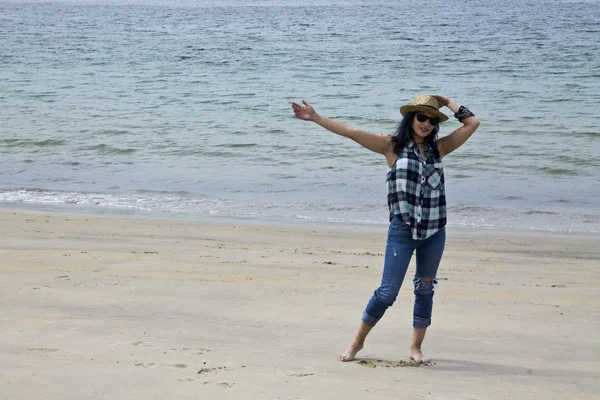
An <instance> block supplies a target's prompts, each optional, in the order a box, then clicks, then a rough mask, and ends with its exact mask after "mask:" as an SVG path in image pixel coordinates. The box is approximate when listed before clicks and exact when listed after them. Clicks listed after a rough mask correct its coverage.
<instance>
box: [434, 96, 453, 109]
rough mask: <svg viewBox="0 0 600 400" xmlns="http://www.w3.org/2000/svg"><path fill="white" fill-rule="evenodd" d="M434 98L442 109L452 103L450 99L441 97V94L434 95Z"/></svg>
mask: <svg viewBox="0 0 600 400" xmlns="http://www.w3.org/2000/svg"><path fill="white" fill-rule="evenodd" d="M432 96H433V97H435V98H436V100H437V101H438V103H439V105H440V108H442V107H444V106H448V103H449V102H450V99H449V98H447V97H444V96H440V95H439V94H432Z"/></svg>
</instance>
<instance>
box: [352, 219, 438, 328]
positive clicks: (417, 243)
mask: <svg viewBox="0 0 600 400" xmlns="http://www.w3.org/2000/svg"><path fill="white" fill-rule="evenodd" d="M445 244H446V230H445V228H442V229H440V230H439V231H438V232H436V233H435V234H433V235H432V236H430V237H428V238H427V239H425V240H414V239H413V238H412V234H411V229H410V226H408V225H406V224H405V223H404V222H402V220H400V218H399V217H398V216H395V217H394V219H393V220H392V222H391V224H390V227H389V230H388V238H387V245H386V249H385V263H384V266H383V277H382V279H381V286H379V288H378V289H377V290H375V293H373V297H371V300H369V303H368V304H367V308H366V309H365V311H364V312H363V316H362V321H363V323H364V324H365V325H368V326H375V324H376V323H377V321H379V320H380V319H381V317H383V314H384V313H385V310H387V309H388V307H391V305H392V304H394V301H396V297H397V296H398V292H399V291H400V286H402V281H403V280H404V276H405V275H406V270H407V269H408V264H409V262H410V259H411V257H412V254H413V252H414V251H415V250H416V253H417V268H416V272H415V277H414V279H413V286H414V288H415V305H414V310H413V327H415V328H427V327H428V326H429V325H431V310H432V308H433V292H434V289H435V286H436V285H437V280H436V279H435V277H436V274H437V270H438V267H439V265H440V260H441V259H442V253H443V252H444V246H445ZM421 279H425V280H426V281H430V282H422V281H421Z"/></svg>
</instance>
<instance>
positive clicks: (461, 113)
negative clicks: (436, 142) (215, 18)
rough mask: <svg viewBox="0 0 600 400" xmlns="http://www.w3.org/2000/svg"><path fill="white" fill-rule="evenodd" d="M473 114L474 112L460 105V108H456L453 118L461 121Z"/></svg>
mask: <svg viewBox="0 0 600 400" xmlns="http://www.w3.org/2000/svg"><path fill="white" fill-rule="evenodd" d="M474 116H475V114H473V113H472V112H471V110H469V109H468V108H467V107H465V106H460V108H459V109H458V112H456V113H455V114H454V118H456V119H457V120H458V122H463V120H464V119H467V118H469V117H474Z"/></svg>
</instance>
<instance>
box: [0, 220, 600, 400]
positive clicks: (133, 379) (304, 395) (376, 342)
mask: <svg viewBox="0 0 600 400" xmlns="http://www.w3.org/2000/svg"><path fill="white" fill-rule="evenodd" d="M0 221H1V222H0V229H1V230H2V244H1V245H0V255H1V257H0V278H1V279H0V287H1V289H0V302H1V305H2V308H1V314H0V315H1V317H0V337H1V338H2V340H1V341H0V360H1V361H0V398H2V399H11V400H16V399H28V400H29V399H63V400H64V399H83V398H85V399H129V400H131V399H338V398H339V399H342V398H346V399H348V398H350V399H364V398H367V399H378V398H381V399H387V398H390V399H391V398H404V399H598V398H600V335H599V332H600V317H599V311H600V273H599V270H600V269H599V268H600V238H599V237H594V236H576V235H562V236H560V235H550V234H537V233H535V234H534V233H510V232H500V231H495V230H477V231H472V232H466V231H458V230H453V229H450V228H449V229H448V242H447V247H446V253H445V256H444V259H443V261H442V266H441V268H440V273H439V275H438V278H439V280H440V287H439V289H438V290H437V292H436V300H435V305H434V315H433V324H432V326H431V328H430V330H429V332H428V336H427V339H426V342H425V347H424V352H425V354H426V355H427V356H430V357H431V358H432V359H433V362H432V363H431V364H430V365H428V366H420V367H414V366H410V365H409V364H408V363H407V361H408V355H409V346H410V338H411V321H412V315H411V312H412V302H413V296H412V290H411V285H410V280H407V281H405V285H404V286H403V288H402V290H401V294H400V296H399V298H398V301H397V302H396V304H395V305H394V306H393V307H392V308H391V309H390V310H389V311H388V313H387V314H386V316H385V318H384V319H383V320H382V321H381V323H380V324H379V325H378V326H377V327H376V328H375V329H374V330H373V332H372V334H371V335H370V337H369V339H368V341H367V344H366V347H365V349H364V350H363V351H362V352H361V353H359V355H358V359H357V360H356V361H355V362H349V363H341V362H340V361H338V354H339V353H340V352H342V351H343V350H344V349H345V348H346V346H347V345H348V344H349V342H350V340H351V339H352V337H353V335H354V332H355V329H356V326H357V324H358V322H359V319H360V315H361V312H362V310H363V309H364V306H365V304H366V302H367V301H368V299H369V297H370V296H371V293H372V291H373V290H374V289H375V288H376V287H377V285H378V283H379V279H380V273H381V266H382V261H383V256H382V253H383V251H384V244H385V234H386V229H387V228H386V227H385V226H347V225H318V224H314V225H311V224H288V225H285V224H281V223H275V222H259V221H242V220H240V221H232V220H218V219H216V220H215V219H213V220H209V221H179V220H160V219H149V218H146V219H144V218H109V217H96V216H85V215H68V214H60V213H56V214H45V213H33V212H21V211H12V210H5V211H1V212H0ZM413 271H414V260H413V264H412V265H411V267H410V269H409V272H408V275H407V276H408V277H410V276H411V275H412V273H413Z"/></svg>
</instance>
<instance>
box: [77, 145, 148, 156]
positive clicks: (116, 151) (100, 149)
mask: <svg viewBox="0 0 600 400" xmlns="http://www.w3.org/2000/svg"><path fill="white" fill-rule="evenodd" d="M77 150H83V151H94V152H96V153H97V154H101V155H125V154H132V153H135V152H136V151H137V150H136V149H120V148H117V147H113V146H109V145H107V144H97V145H95V146H83V147H79V148H77Z"/></svg>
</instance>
